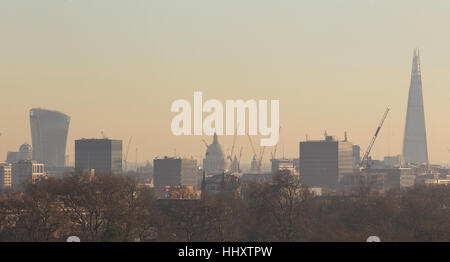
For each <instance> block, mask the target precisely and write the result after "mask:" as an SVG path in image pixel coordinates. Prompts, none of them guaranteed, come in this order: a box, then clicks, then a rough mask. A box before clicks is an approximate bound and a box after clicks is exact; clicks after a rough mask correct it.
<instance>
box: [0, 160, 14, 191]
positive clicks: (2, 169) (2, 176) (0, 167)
mask: <svg viewBox="0 0 450 262" xmlns="http://www.w3.org/2000/svg"><path fill="white" fill-rule="evenodd" d="M11 175H12V166H11V164H10V163H0V189H6V188H11V186H12V184H11Z"/></svg>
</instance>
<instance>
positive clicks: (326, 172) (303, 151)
mask: <svg viewBox="0 0 450 262" xmlns="http://www.w3.org/2000/svg"><path fill="white" fill-rule="evenodd" d="M353 161H354V160H353V147H352V143H350V142H348V141H337V140H335V139H334V138H333V137H331V136H327V135H325V140H315V141H311V140H308V141H304V142H300V180H301V181H302V183H304V184H306V185H307V186H310V187H328V188H336V187H337V186H338V183H339V181H340V180H341V179H342V177H343V176H344V175H346V174H351V173H353Z"/></svg>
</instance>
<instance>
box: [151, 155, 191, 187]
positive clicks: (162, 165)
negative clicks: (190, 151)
mask: <svg viewBox="0 0 450 262" xmlns="http://www.w3.org/2000/svg"><path fill="white" fill-rule="evenodd" d="M197 170H198V168H197V160H193V159H181V158H170V157H164V158H161V159H154V160H153V185H154V186H155V187H161V186H197Z"/></svg>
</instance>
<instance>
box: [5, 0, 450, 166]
mask: <svg viewBox="0 0 450 262" xmlns="http://www.w3.org/2000/svg"><path fill="white" fill-rule="evenodd" d="M105 3H106V2H104V1H95V2H92V1H71V2H69V1H66V2H63V1H61V2H58V3H55V2H53V1H40V3H27V4H24V3H18V2H17V1H6V2H5V3H2V8H0V17H2V18H1V20H2V21H3V23H0V33H2V35H4V36H5V37H4V38H5V43H4V47H3V48H2V50H1V51H0V52H1V55H2V61H0V86H2V88H3V90H4V92H5V93H6V97H7V98H8V99H7V100H6V101H4V102H3V103H2V104H1V105H0V119H2V120H3V122H4V123H5V124H4V125H2V126H1V127H0V133H2V136H0V159H2V160H4V159H5V158H6V152H7V151H16V150H17V148H18V147H19V146H20V145H21V144H22V143H24V142H28V143H29V144H31V143H32V141H31V135H30V131H29V130H30V127H29V123H28V111H29V110H30V109H31V108H34V107H42V108H47V109H54V110H58V111H61V112H64V113H65V114H67V115H69V116H70V117H71V124H70V129H69V136H68V138H67V141H68V142H67V153H68V154H69V155H70V162H71V163H72V162H73V161H74V140H76V139H80V138H101V132H102V131H104V133H105V134H106V135H107V136H108V137H109V138H112V139H121V140H123V141H128V138H129V137H130V136H133V144H132V145H131V150H130V155H129V159H131V160H132V161H134V159H135V150H134V149H135V148H136V147H137V148H138V150H139V155H138V161H139V162H144V161H145V160H150V161H151V160H152V159H153V158H155V157H157V156H159V157H162V156H164V155H168V156H171V155H173V154H174V151H175V149H176V152H177V155H178V156H186V157H190V156H191V155H193V156H194V157H195V158H196V159H202V158H203V157H204V152H205V148H204V145H203V143H202V141H201V138H204V139H206V140H208V141H210V140H211V139H212V137H208V136H202V137H199V136H191V137H175V136H173V135H172V134H171V132H170V121H171V119H172V118H173V116H174V115H175V114H173V113H171V112H170V104H171V103H172V102H173V101H175V100H177V99H183V98H186V97H191V96H192V93H193V92H194V91H202V92H203V94H204V96H205V99H213V98H219V99H223V100H225V99H237V98H242V99H269V100H270V99H279V100H280V126H282V130H281V133H280V141H279V145H278V153H277V155H278V156H281V155H282V154H283V153H282V152H283V151H284V154H285V156H286V157H298V142H300V141H303V140H305V136H306V135H308V136H309V138H310V139H321V138H322V134H323V132H324V130H327V131H328V133H329V134H331V135H334V136H337V137H338V138H339V139H341V140H342V139H343V138H344V132H345V131H347V132H348V135H349V141H351V142H352V143H353V144H357V145H360V146H361V148H366V146H367V144H368V143H369V141H370V138H371V136H372V134H373V129H374V128H375V127H376V124H377V121H378V118H379V115H380V113H381V112H382V111H383V109H384V108H385V107H390V108H391V113H390V115H389V117H388V119H387V120H386V123H385V126H384V127H383V131H382V132H381V134H380V137H379V139H378V140H377V144H376V145H375V147H374V150H373V152H372V156H373V157H374V158H376V159H381V158H382V157H383V156H385V155H397V154H401V152H402V144H403V135H404V134H403V131H404V127H405V121H406V108H407V100H408V88H409V81H410V73H411V71H410V70H411V51H412V50H413V48H416V47H419V48H420V50H421V58H422V68H423V75H422V77H423V86H424V93H423V96H424V101H425V104H426V111H425V118H426V119H427V135H428V151H429V159H430V162H431V163H449V162H450V161H449V158H450V154H449V152H448V149H447V147H448V146H450V137H449V136H448V135H447V133H448V130H449V129H450V123H448V121H446V120H447V115H448V113H449V111H450V108H449V106H448V98H449V93H448V86H449V85H450V76H449V72H450V62H449V61H450V52H448V51H447V46H448V45H449V44H450V38H449V37H448V36H447V35H448V34H445V32H447V31H448V28H450V18H449V17H448V16H447V13H448V11H449V10H450V4H449V3H447V2H444V1H441V2H439V1H436V2H434V3H433V4H431V5H430V4H424V3H421V2H420V1H408V2H402V1H399V2H396V3H391V2H387V1H386V2H383V1H381V2H373V1H368V2H364V3H361V2H360V1H348V2H346V3H334V2H333V1H328V2H323V3H295V2H289V3H286V4H285V5H279V4H275V3H274V4H271V3H259V4H258V6H259V7H260V8H259V9H258V10H257V11H256V12H252V11H253V9H252V7H253V4H254V2H252V1H249V2H248V3H240V2H239V3H238V2H233V1H231V2H227V3H221V4H219V5H213V4H210V3H207V2H204V1H194V2H192V3H190V4H187V3H183V2H178V4H177V7H176V8H173V7H171V6H170V5H168V4H164V3H158V2H152V1H148V2H145V3H144V2H140V3H134V4H125V3H123V4H122V3H120V2H115V1H110V2H108V4H107V5H106V4H105ZM406 3H407V4H406ZM26 5H27V7H28V8H24V6H26ZM49 5H52V8H51V10H52V12H51V15H49V14H50V13H49V11H47V10H50V8H48V7H49ZM200 5H202V6H203V7H204V8H203V9H202V11H201V10H198V7H199V6H200ZM105 6H108V7H107V8H106V9H105ZM411 13H412V14H414V15H411ZM230 17H233V20H230V19H229V18H230ZM380 17H383V19H380ZM205 22H208V23H205ZM87 25H89V26H87ZM399 32H401V33H399ZM117 36H120V38H118V37H117ZM30 43H32V44H30ZM219 139H220V141H221V144H222V146H223V149H224V153H225V154H226V152H227V151H229V150H230V148H231V145H232V140H233V137H232V136H229V137H225V136H221V137H220V138H219ZM257 140H259V137H254V141H257ZM248 145H249V143H248V139H247V138H246V137H244V136H239V137H238V139H237V144H236V147H237V148H239V147H240V146H244V148H245V150H244V151H243V158H242V161H243V162H246V163H249V162H250V161H251V157H252V155H253V153H252V152H251V150H249V149H248ZM283 148H284V150H283ZM197 155H200V156H197ZM269 158H270V154H269V153H268V151H266V154H265V158H264V162H266V163H267V162H268V159H269Z"/></svg>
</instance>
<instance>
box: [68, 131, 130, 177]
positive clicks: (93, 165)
mask: <svg viewBox="0 0 450 262" xmlns="http://www.w3.org/2000/svg"><path fill="white" fill-rule="evenodd" d="M75 169H76V170H81V171H88V172H90V171H91V170H92V169H94V170H95V173H103V174H111V173H113V174H121V173H122V140H111V139H79V140H75Z"/></svg>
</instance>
